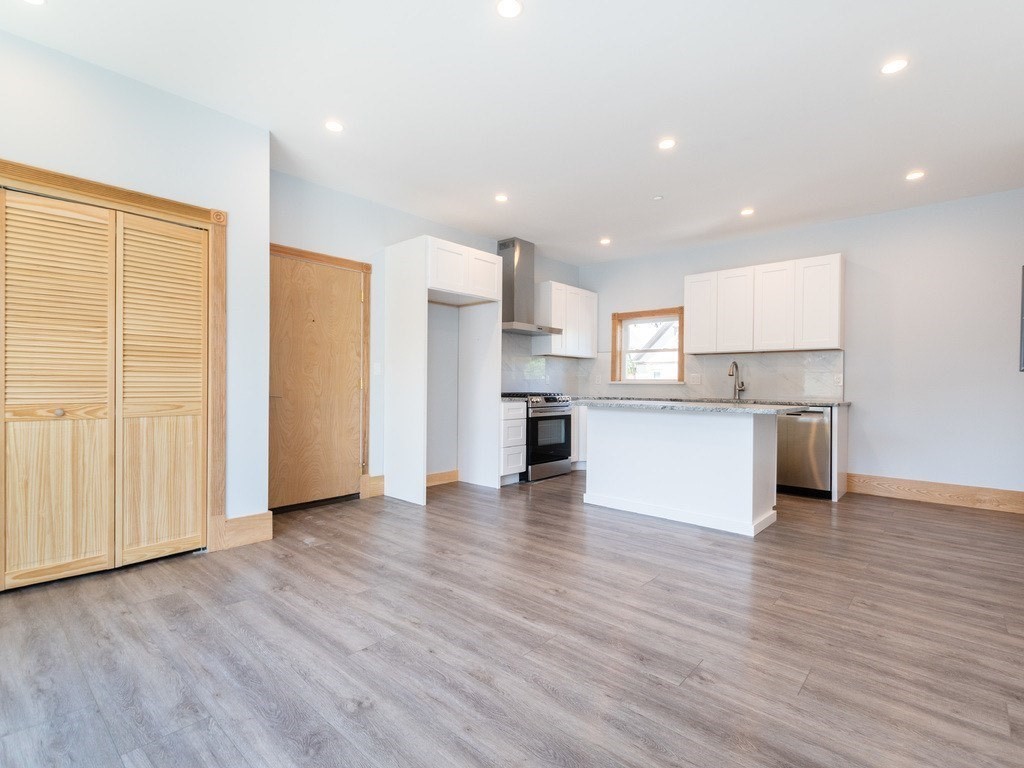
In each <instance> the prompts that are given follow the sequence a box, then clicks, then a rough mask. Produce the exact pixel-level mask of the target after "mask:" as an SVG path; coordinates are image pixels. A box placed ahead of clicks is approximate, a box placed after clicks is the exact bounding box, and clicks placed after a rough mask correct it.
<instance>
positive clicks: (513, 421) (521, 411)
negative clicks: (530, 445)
mask: <svg viewBox="0 0 1024 768" xmlns="http://www.w3.org/2000/svg"><path fill="white" fill-rule="evenodd" d="M525 471H526V401H525V400H522V401H518V400H517V401H514V402H503V403H502V404H501V476H502V477H503V478H509V480H508V482H506V483H505V484H506V485H507V484H509V483H511V482H513V481H512V479H511V477H510V476H512V475H516V476H518V475H519V473H520V472H525ZM518 479H519V478H518V477H516V478H515V481H518Z"/></svg>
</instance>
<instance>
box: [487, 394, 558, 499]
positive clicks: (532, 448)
mask: <svg viewBox="0 0 1024 768" xmlns="http://www.w3.org/2000/svg"><path fill="white" fill-rule="evenodd" d="M501 396H502V397H521V398H523V399H524V400H526V471H525V472H520V473H519V479H520V480H524V481H527V482H532V481H533V480H543V479H545V478H547V477H554V476H555V475H565V474H568V473H569V472H571V471H572V462H571V461H570V459H569V457H570V456H571V455H572V399H571V398H570V397H569V396H568V395H562V394H559V393H557V392H502V394H501Z"/></svg>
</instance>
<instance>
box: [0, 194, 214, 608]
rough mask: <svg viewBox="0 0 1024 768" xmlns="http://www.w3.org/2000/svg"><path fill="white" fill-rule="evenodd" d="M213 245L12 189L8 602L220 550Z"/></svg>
mask: <svg viewBox="0 0 1024 768" xmlns="http://www.w3.org/2000/svg"><path fill="white" fill-rule="evenodd" d="M208 238H209V232H207V231H206V230H204V229H200V228H193V227H189V226H185V225H183V224H174V223H168V222H164V221H159V220H156V219H152V218H146V217H143V216H137V215H132V214H129V213H123V212H120V211H114V210H110V209H108V208H103V207H98V206H93V205H84V204H80V203H76V202H67V201H63V200H56V199H53V198H49V197H44V196H39V195H33V194H28V193H23V192H16V191H11V190H4V189H0V287H2V293H0V301H2V306H3V309H2V320H3V322H2V324H0V339H2V340H0V353H2V358H3V359H2V364H0V369H2V372H3V375H2V377H0V390H2V396H3V403H4V424H3V430H2V432H0V456H2V457H3V463H2V467H0V469H2V471H0V483H2V493H0V503H2V512H0V520H2V523H3V524H2V526H0V545H2V547H0V548H2V556H3V571H2V580H0V588H10V587H16V586H21V585H24V584H32V583H35V582H40V581H48V580H51V579H55V578H61V577H64V576H71V575H75V574H80V573H87V572H90V571H96V570H102V569H105V568H112V567H115V566H119V565H124V564H128V563H133V562H138V561H140V560H145V559H149V558H152V557H157V556H161V555H167V554H172V553H175V552H183V551H188V550H193V549H198V548H201V547H204V546H205V545H206V430H207V421H206V418H207V414H206V408H207V359H206V357H207V263H208V258H207V257H208V250H209V248H208V245H209V244H208Z"/></svg>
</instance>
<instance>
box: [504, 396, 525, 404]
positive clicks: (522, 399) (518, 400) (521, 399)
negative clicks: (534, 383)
mask: <svg viewBox="0 0 1024 768" xmlns="http://www.w3.org/2000/svg"><path fill="white" fill-rule="evenodd" d="M501 402H503V403H525V402H526V398H525V397H503V398H501Z"/></svg>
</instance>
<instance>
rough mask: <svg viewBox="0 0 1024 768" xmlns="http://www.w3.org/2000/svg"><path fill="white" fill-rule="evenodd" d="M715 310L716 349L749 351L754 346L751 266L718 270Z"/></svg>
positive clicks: (752, 273)
mask: <svg viewBox="0 0 1024 768" xmlns="http://www.w3.org/2000/svg"><path fill="white" fill-rule="evenodd" d="M717 312H718V319H717V341H716V345H715V348H716V349H717V351H719V352H749V351H751V350H752V349H753V348H754V269H753V267H746V268H743V269H727V270H724V271H722V272H719V273H718V308H717Z"/></svg>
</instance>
